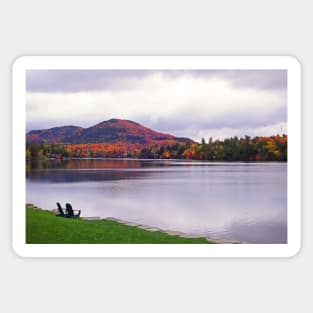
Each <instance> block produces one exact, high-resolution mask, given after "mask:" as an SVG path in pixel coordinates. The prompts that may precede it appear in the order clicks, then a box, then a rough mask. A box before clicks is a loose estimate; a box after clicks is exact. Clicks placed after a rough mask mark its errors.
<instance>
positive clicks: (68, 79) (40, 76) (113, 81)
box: [26, 70, 287, 93]
mask: <svg viewBox="0 0 313 313" xmlns="http://www.w3.org/2000/svg"><path fill="white" fill-rule="evenodd" d="M156 73H160V74H162V75H163V76H164V77H171V78H177V77H180V76H182V75H186V76H192V77H194V78H197V77H199V78H219V79H223V80H226V81H228V82H229V83H230V84H232V85H233V86H234V87H235V88H257V89H286V88H287V71H286V70H163V71H160V70H28V71H27V74H26V75H27V76H26V77H27V78H26V89H27V91H28V92H61V93H62V92H63V93H68V92H82V91H99V90H122V89H127V88H129V81H130V80H141V79H145V78H146V77H147V76H149V75H153V74H156Z"/></svg>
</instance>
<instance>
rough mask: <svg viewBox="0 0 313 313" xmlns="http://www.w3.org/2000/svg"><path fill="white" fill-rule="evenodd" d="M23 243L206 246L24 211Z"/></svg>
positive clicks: (131, 228)
mask: <svg viewBox="0 0 313 313" xmlns="http://www.w3.org/2000/svg"><path fill="white" fill-rule="evenodd" d="M26 243H32V244H62V243H89V244H97V243H98V244H99V243H106V244H108V243H126V244H129V243H141V244H147V243H158V244H164V243H170V244H179V243H185V244H186V243H187V244H207V243H210V242H208V241H207V240H206V239H205V238H182V237H179V236H171V235H168V234H165V233H162V232H159V231H157V232H152V231H147V230H144V229H140V228H137V227H135V226H127V225H124V224H121V223H118V222H115V221H109V220H97V221H86V220H82V219H67V218H62V217H57V216H55V214H54V213H53V212H49V211H43V210H39V209H34V208H31V207H26ZM212 243H213V242H212Z"/></svg>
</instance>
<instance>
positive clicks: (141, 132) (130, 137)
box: [27, 118, 192, 145]
mask: <svg viewBox="0 0 313 313" xmlns="http://www.w3.org/2000/svg"><path fill="white" fill-rule="evenodd" d="M35 134H36V135H35ZM34 135H35V136H34ZM27 141H29V142H31V141H36V142H46V143H117V142H123V143H126V144H142V145H162V144H174V143H185V142H192V140H190V139H188V138H179V137H175V136H173V135H170V134H165V133H160V132H157V131H154V130H152V129H150V128H147V127H145V126H143V125H141V124H138V123H136V122H133V121H130V120H124V119H117V118H112V119H109V120H107V121H103V122H101V123H98V124H96V125H94V126H91V127H88V128H82V127H75V126H66V127H63V128H62V127H58V128H52V129H48V130H38V131H32V132H29V133H28V134H27Z"/></svg>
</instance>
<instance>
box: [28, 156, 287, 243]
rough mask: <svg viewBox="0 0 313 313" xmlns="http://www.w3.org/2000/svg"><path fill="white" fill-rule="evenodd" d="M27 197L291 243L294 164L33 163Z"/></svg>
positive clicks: (94, 212) (188, 229)
mask: <svg viewBox="0 0 313 313" xmlns="http://www.w3.org/2000/svg"><path fill="white" fill-rule="evenodd" d="M26 191H27V192H26V198H27V199H26V200H27V202H28V203H33V204H35V205H36V206H38V207H41V208H45V209H55V208H56V202H60V203H61V204H62V206H63V207H64V206H65V203H66V202H70V203H71V204H72V206H73V208H74V209H81V210H82V214H81V216H86V217H87V216H88V217H93V216H99V217H102V218H105V217H114V218H118V219H122V220H125V221H130V222H135V223H139V224H144V225H149V226H153V227H158V228H161V229H164V230H174V231H182V232H185V233H188V234H194V235H204V236H207V237H211V238H219V239H225V240H239V241H243V242H247V243H286V242H287V164H286V163H226V162H201V161H186V160H129V159H75V160H63V161H45V162H34V163H30V162H28V163H27V170H26Z"/></svg>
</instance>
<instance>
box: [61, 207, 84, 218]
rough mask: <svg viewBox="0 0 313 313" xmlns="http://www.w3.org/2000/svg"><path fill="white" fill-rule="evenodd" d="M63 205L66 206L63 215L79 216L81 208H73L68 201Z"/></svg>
mask: <svg viewBox="0 0 313 313" xmlns="http://www.w3.org/2000/svg"><path fill="white" fill-rule="evenodd" d="M65 207H66V214H65V217H69V218H79V216H80V213H81V210H73V208H72V205H71V204H70V203H66V204H65Z"/></svg>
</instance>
